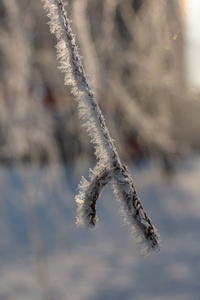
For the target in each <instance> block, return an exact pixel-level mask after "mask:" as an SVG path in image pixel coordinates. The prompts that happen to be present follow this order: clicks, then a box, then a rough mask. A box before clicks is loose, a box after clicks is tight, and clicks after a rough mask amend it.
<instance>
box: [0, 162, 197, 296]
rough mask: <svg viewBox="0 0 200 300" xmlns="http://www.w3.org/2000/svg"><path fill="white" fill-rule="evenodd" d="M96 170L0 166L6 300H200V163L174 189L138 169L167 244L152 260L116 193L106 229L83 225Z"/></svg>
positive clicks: (156, 174) (102, 212) (104, 218)
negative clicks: (82, 196) (83, 184)
mask: <svg viewBox="0 0 200 300" xmlns="http://www.w3.org/2000/svg"><path fill="white" fill-rule="evenodd" d="M87 168H88V166H82V170H81V168H77V169H76V170H75V173H74V170H73V171H72V170H69V169H67V171H65V172H64V170H63V169H62V168H61V167H59V166H58V167H57V168H55V167H54V168H53V169H45V170H40V171H39V170H38V169H37V168H35V169H34V170H31V172H30V171H24V170H22V169H20V168H17V167H15V168H14V167H9V168H8V167H1V168H0V189H1V201H0V239H1V241H0V266H1V268H0V299H1V300H11V299H14V300H35V299H38V300H40V299H41V300H64V299H66V300H169V299H170V300H191V299H192V300H197V299H199V294H200V282H199V278H200V238H199V232H200V199H199V194H200V184H199V180H200V156H196V157H190V158H185V159H184V160H182V161H180V162H179V163H178V166H177V170H176V173H175V174H174V176H173V177H172V178H171V180H167V181H166V180H163V176H162V173H161V171H160V170H159V169H158V168H157V167H156V166H155V165H154V164H153V163H143V164H141V165H139V166H133V168H130V167H129V168H130V169H131V173H132V175H133V178H134V182H135V185H136V187H137V190H138V193H139V195H140V198H141V199H142V203H143V206H144V208H145V210H146V211H147V213H148V214H149V215H150V217H151V219H152V221H153V223H154V225H155V226H156V227H157V229H158V231H159V233H160V235H161V238H162V249H161V251H160V252H159V253H153V254H152V255H151V256H149V257H147V258H144V257H143V256H141V255H140V249H141V247H140V246H139V245H135V244H134V241H133V238H132V237H131V234H130V232H129V231H128V227H127V226H122V224H123V220H122V217H121V215H119V214H118V209H119V207H118V204H116V201H115V199H114V197H113V195H112V191H111V190H110V187H109V186H108V187H106V189H105V190H104V191H103V193H102V197H101V198H100V199H99V201H98V208H97V211H98V216H99V219H100V221H99V226H98V228H97V229H96V230H90V231H85V230H84V229H82V228H77V227H76V225H75V217H76V204H75V201H74V196H75V193H76V191H75V190H76V187H77V185H78V181H79V179H80V174H81V175H85V174H87ZM70 175H71V176H70Z"/></svg>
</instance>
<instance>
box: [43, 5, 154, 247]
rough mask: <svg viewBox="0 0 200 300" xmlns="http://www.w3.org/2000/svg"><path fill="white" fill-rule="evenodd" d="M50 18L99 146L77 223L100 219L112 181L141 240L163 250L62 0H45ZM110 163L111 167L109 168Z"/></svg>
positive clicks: (68, 74)
mask: <svg viewBox="0 0 200 300" xmlns="http://www.w3.org/2000/svg"><path fill="white" fill-rule="evenodd" d="M42 1H43V2H44V7H45V9H46V10H47V12H48V17H49V18H50V22H49V25H50V30H51V32H52V33H54V34H55V35H56V38H57V40H58V44H57V46H56V48H57V58H58V60H59V61H60V64H61V66H60V69H61V70H62V72H64V73H65V84H67V85H70V86H71V88H72V93H73V95H74V96H75V99H76V101H77V102H78V108H79V114H80V116H81V117H82V118H83V119H84V120H86V122H85V124H84V126H85V127H86V128H87V132H88V133H89V136H90V137H91V138H92V142H93V143H94V145H95V149H96V151H95V155H96V157H97V159H98V160H99V161H98V164H97V166H96V167H95V168H94V170H93V171H92V174H91V183H89V182H88V181H87V180H85V179H84V178H83V179H82V181H81V183H80V185H79V189H80V192H79V194H78V195H77V196H76V201H77V203H78V217H77V223H78V224H79V225H86V226H89V227H91V226H92V227H93V226H94V225H95V224H96V222H97V216H96V201H97V198H98V197H99V196H100V194H101V191H102V190H103V187H104V186H105V185H106V184H107V182H108V181H110V180H112V186H113V188H114V194H115V195H116V197H117V199H118V201H119V202H120V203H121V206H122V210H123V213H124V215H125V217H126V218H128V219H129V222H130V223H131V225H132V228H135V229H137V233H138V234H139V235H140V240H141V242H145V243H146V245H147V248H148V251H151V250H156V251H157V250H159V235H158V233H157V230H156V229H155V227H154V226H153V225H152V223H151V220H150V219H149V217H148V216H147V214H146V212H145V211H144V209H143V206H142V204H141V201H140V199H139V197H138V195H137V192H136V190H135V187H134V185H133V181H132V179H131V176H130V173H129V171H128V169H127V168H126V167H125V166H124V165H122V163H121V161H120V158H119V155H118V153H117V150H116V148H115V146H114V144H113V140H112V139H111V137H110V134H109V131H108V128H107V127H106V124H105V120H104V117H103V115H102V113H101V110H100V108H99V106H98V103H97V101H96V99H95V97H94V94H93V91H92V89H91V87H90V85H89V83H88V80H87V77H86V75H85V72H84V69H83V67H82V63H81V57H80V55H79V53H78V50H77V46H76V43H75V39H74V35H73V34H72V31H71V27H70V22H69V20H68V18H67V13H66V11H65V9H64V5H63V2H62V0H42ZM105 166H107V167H105ZM108 166H109V167H108Z"/></svg>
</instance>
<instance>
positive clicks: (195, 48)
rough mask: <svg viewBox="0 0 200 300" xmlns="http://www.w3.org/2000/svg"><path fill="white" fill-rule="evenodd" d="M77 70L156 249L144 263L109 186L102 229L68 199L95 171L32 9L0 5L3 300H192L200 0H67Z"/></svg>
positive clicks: (199, 263) (32, 4)
mask: <svg viewBox="0 0 200 300" xmlns="http://www.w3.org/2000/svg"><path fill="white" fill-rule="evenodd" d="M66 9H67V11H68V16H69V18H70V19H71V20H73V22H72V23H71V26H72V28H73V32H74V33H75V34H76V41H77V44H78V45H79V48H80V54H81V55H82V56H83V65H84V68H85V70H86V72H87V74H88V77H89V78H90V82H91V85H93V87H94V91H95V95H96V98H97V99H98V102H99V106H100V107H101V110H102V112H103V114H104V116H105V119H106V123H107V126H108V128H109V130H110V133H111V136H112V137H113V138H114V139H115V145H116V147H117V150H118V152H119V154H120V157H121V159H122V161H123V162H124V163H125V164H127V165H128V166H129V169H130V171H131V174H132V177H133V180H134V182H135V186H136V188H137V190H138V193H139V195H140V198H141V200H142V203H143V205H144V208H145V210H146V211H147V213H148V214H149V215H150V217H151V219H152V221H153V224H154V225H155V226H156V227H157V228H158V231H159V233H160V235H161V239H162V248H161V251H160V252H159V253H153V254H152V255H151V256H149V257H147V258H144V257H143V256H141V255H140V250H141V246H140V245H135V243H134V237H132V236H131V233H130V232H129V230H128V227H127V226H122V225H123V218H122V216H121V215H120V214H119V213H118V212H119V207H118V204H117V203H116V201H115V199H114V196H113V195H112V191H111V190H110V187H109V186H108V187H106V188H105V190H104V191H103V193H102V197H101V198H100V199H99V202H98V207H97V211H98V215H99V219H100V221H99V225H98V228H97V229H95V230H92V231H85V230H84V229H82V228H77V227H76V225H75V222H76V203H75V200H74V197H75V195H76V193H77V191H76V189H77V186H78V183H79V181H80V179H81V176H85V177H86V178H87V176H88V169H89V168H90V167H92V166H93V165H94V164H95V157H94V149H93V146H92V145H91V144H90V140H89V138H88V136H87V133H86V132H85V130H84V128H82V127H81V124H82V123H81V121H80V120H79V118H78V113H77V106H76V103H75V101H74V100H73V97H72V95H71V94H70V88H69V87H66V86H64V84H63V82H64V80H63V74H62V73H60V71H59V70H58V68H57V67H58V62H57V61H56V49H55V44H56V41H55V38H54V36H52V35H51V34H50V32H49V27H48V25H47V22H48V18H47V17H46V15H45V12H44V9H43V6H42V3H41V1H40V0H38V1H33V0H20V1H14V0H2V1H1V2H0V24H1V26H0V67H1V72H0V193H1V198H0V299H2V300H11V299H15V300H18V299H20V300H32V299H39V300H64V299H70V300H94V299H95V300H102V299H104V300H114V299H115V300H122V299H123V300H167V299H172V300H179V299H180V300H189V299H193V300H197V299H199V294H200V283H199V277H200V255H199V253H200V239H199V230H200V221H199V217H200V202H199V194H200V185H199V178H200V155H199V150H200V137H199V132H200V117H199V116H200V99H199V95H200V75H199V68H200V21H199V20H200V4H199V0H188V1H186V0H185V1H184V0H182V1H181V0H180V1H178V0H168V1H166V0H69V1H68V6H67V7H66Z"/></svg>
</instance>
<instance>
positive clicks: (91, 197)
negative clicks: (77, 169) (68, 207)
mask: <svg viewBox="0 0 200 300" xmlns="http://www.w3.org/2000/svg"><path fill="white" fill-rule="evenodd" d="M111 172H112V169H111V167H110V166H107V167H105V168H103V170H102V171H100V172H99V173H98V174H97V175H95V176H94V177H93V178H92V179H91V182H90V183H89V182H88V181H87V180H85V179H84V178H83V179H82V182H81V185H80V192H79V194H78V195H77V196H76V201H77V204H78V211H77V225H78V226H85V227H94V226H95V225H96V223H97V221H98V218H97V214H96V201H97V199H98V198H99V197H100V195H101V192H102V190H103V188H104V187H105V186H106V184H107V183H108V182H109V181H110V180H111V179H112V174H111Z"/></svg>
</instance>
